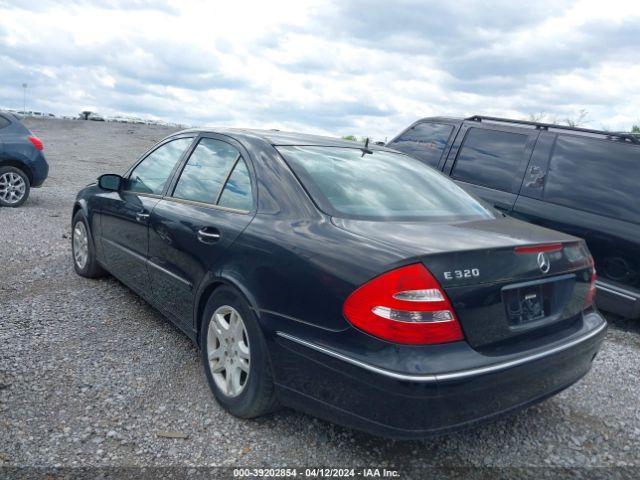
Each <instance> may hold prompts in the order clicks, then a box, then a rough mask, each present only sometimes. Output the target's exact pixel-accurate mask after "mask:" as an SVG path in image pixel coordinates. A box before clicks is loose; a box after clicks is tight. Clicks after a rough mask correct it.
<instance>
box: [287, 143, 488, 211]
mask: <svg viewBox="0 0 640 480" xmlns="http://www.w3.org/2000/svg"><path fill="white" fill-rule="evenodd" d="M277 148H278V151H279V152H280V154H281V155H282V156H283V157H284V159H285V160H286V162H287V164H288V165H289V166H290V167H291V169H292V170H293V171H294V173H295V174H296V176H297V177H298V179H300V181H301V183H302V184H303V185H304V187H305V188H306V189H307V191H308V192H309V194H310V195H311V197H312V198H313V200H314V202H315V203H316V204H317V205H318V207H319V208H320V209H321V210H322V211H324V212H325V213H327V214H329V215H333V216H337V217H346V218H362V219H371V220H421V221H425V220H433V221H455V220H472V219H484V218H494V215H493V213H492V212H491V211H489V210H488V209H487V208H485V207H484V206H483V205H482V204H481V203H480V202H478V201H477V200H476V199H475V198H473V197H472V196H471V195H469V194H468V193H466V192H465V191H464V190H463V189H462V188H460V187H458V186H457V185H456V184H455V183H454V182H453V181H451V180H450V179H448V178H447V177H445V176H444V175H442V174H441V173H439V172H436V171H435V170H433V169H432V168H430V167H428V166H426V165H425V164H424V163H422V162H421V161H419V160H416V159H414V158H411V157H408V156H406V155H401V154H397V153H392V152H382V151H374V153H373V154H365V155H363V154H362V150H360V149H357V148H339V147H317V146H286V147H285V146H280V147H277Z"/></svg>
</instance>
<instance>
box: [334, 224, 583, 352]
mask: <svg viewBox="0 0 640 480" xmlns="http://www.w3.org/2000/svg"><path fill="white" fill-rule="evenodd" d="M333 222H334V224H336V225H337V226H339V227H340V228H344V229H346V230H349V231H351V232H354V233H357V234H359V235H362V236H364V237H367V238H370V239H372V240H377V241H381V242H388V243H389V246H390V248H391V247H392V246H393V248H395V249H404V251H403V253H404V255H403V256H404V257H405V258H406V263H411V262H414V261H415V262H416V263H417V262H421V263H423V264H424V265H425V266H426V267H427V268H428V269H429V271H430V272H431V274H432V275H433V276H434V278H436V279H437V280H438V282H439V283H440V285H441V286H442V288H443V290H444V291H445V293H446V294H447V296H448V297H449V299H450V301H451V303H452V305H453V308H454V310H455V313H456V315H457V317H458V319H459V321H460V324H461V326H462V329H463V331H464V334H465V338H466V339H467V341H468V342H469V344H470V345H471V346H473V347H474V348H484V347H487V346H491V345H496V344H500V343H501V342H504V341H505V340H508V339H511V338H514V337H518V336H523V335H524V336H526V335H538V334H539V333H540V332H541V331H544V330H545V329H549V328H553V326H554V325H557V324H559V323H562V322H563V321H566V322H570V321H572V320H574V319H576V318H578V316H579V315H580V313H581V312H582V310H583V309H584V301H585V297H586V296H587V292H588V290H589V284H590V279H591V263H590V255H589V252H588V250H587V248H586V245H585V244H584V242H583V241H581V240H579V239H577V238H575V237H571V236H569V235H565V234H563V233H559V232H555V231H552V230H547V229H544V228H540V227H536V226H533V225H529V224H526V223H523V222H520V221H517V220H513V219H509V218H503V219H502V218H501V219H496V220H484V221H476V222H461V223H453V224H451V223H448V224H438V223H423V222H415V223H409V222H370V221H360V220H344V219H333Z"/></svg>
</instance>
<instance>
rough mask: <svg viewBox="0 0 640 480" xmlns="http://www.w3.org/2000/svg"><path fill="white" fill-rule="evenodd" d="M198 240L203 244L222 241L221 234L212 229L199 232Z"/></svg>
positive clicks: (202, 229) (203, 229)
mask: <svg viewBox="0 0 640 480" xmlns="http://www.w3.org/2000/svg"><path fill="white" fill-rule="evenodd" d="M198 240H199V241H201V242H202V243H215V242H217V241H218V240H220V232H219V231H218V230H217V229H215V228H212V227H204V228H201V229H200V230H198Z"/></svg>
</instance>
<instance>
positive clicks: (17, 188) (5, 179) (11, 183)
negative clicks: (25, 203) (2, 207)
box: [0, 172, 27, 204]
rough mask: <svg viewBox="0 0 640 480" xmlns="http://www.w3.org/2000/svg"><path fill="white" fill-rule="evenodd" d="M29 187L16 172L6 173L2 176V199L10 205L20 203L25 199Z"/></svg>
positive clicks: (0, 191) (0, 187)
mask: <svg viewBox="0 0 640 480" xmlns="http://www.w3.org/2000/svg"><path fill="white" fill-rule="evenodd" d="M26 190H27V185H26V183H25V181H24V179H23V178H22V177H21V176H20V175H18V174H17V173H15V172H6V173H5V174H3V175H2V176H0V199H2V200H3V201H4V202H6V203H8V204H14V203H18V202H20V201H21V200H22V199H23V198H24V194H25V192H26Z"/></svg>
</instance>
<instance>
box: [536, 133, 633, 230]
mask: <svg viewBox="0 0 640 480" xmlns="http://www.w3.org/2000/svg"><path fill="white" fill-rule="evenodd" d="M638 185H640V146H635V145H629V144H623V143H617V142H613V141H610V140H596V139H589V138H581V137H573V136H569V135H559V136H558V138H557V140H556V145H555V147H554V150H553V154H552V155H551V161H550V163H549V173H548V175H547V181H546V184H545V188H544V199H545V200H546V201H548V202H552V203H556V204H559V205H564V206H567V207H571V208H576V209H578V210H584V211H588V212H593V213H597V214H600V215H606V216H609V217H613V218H618V219H620V220H625V221H632V222H636V223H640V207H639V206H638Z"/></svg>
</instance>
